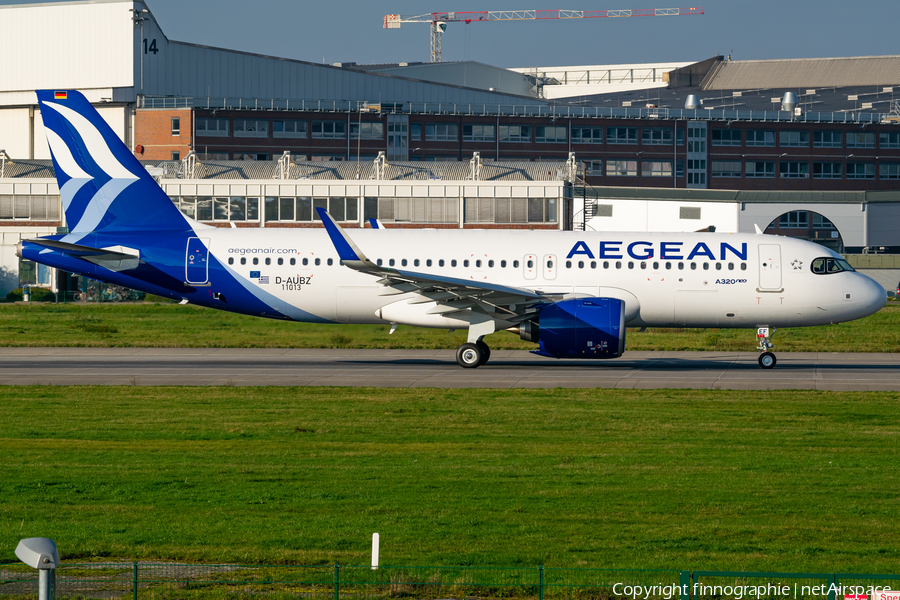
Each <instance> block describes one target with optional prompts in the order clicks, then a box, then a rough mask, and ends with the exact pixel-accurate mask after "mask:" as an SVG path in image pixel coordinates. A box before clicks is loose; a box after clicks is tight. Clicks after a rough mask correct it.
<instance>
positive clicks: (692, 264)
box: [691, 263, 697, 271]
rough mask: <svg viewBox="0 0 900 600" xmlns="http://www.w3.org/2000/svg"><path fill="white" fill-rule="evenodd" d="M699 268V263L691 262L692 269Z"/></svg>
mask: <svg viewBox="0 0 900 600" xmlns="http://www.w3.org/2000/svg"><path fill="white" fill-rule="evenodd" d="M696 270H697V263H691V271H696Z"/></svg>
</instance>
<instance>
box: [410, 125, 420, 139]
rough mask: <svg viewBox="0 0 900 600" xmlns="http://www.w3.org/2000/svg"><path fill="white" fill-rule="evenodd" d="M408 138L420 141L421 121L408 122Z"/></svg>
mask: <svg viewBox="0 0 900 600" xmlns="http://www.w3.org/2000/svg"><path fill="white" fill-rule="evenodd" d="M409 139H411V140H415V141H417V142H420V141H422V124H421V123H410V124H409Z"/></svg>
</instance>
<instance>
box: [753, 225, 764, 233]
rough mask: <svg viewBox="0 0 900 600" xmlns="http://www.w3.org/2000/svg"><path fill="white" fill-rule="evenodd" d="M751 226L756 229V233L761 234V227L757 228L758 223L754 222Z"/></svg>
mask: <svg viewBox="0 0 900 600" xmlns="http://www.w3.org/2000/svg"><path fill="white" fill-rule="evenodd" d="M753 228H754V229H755V230H756V235H760V234H762V229H760V228H759V225H757V224H756V223H754V224H753Z"/></svg>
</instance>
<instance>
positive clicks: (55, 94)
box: [53, 92, 67, 100]
mask: <svg viewBox="0 0 900 600" xmlns="http://www.w3.org/2000/svg"><path fill="white" fill-rule="evenodd" d="M66 95H67V94H66V92H53V99H54V100H65V99H66Z"/></svg>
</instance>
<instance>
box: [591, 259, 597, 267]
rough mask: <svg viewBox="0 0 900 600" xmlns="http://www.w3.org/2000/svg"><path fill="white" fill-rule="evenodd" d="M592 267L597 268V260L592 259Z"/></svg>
mask: <svg viewBox="0 0 900 600" xmlns="http://www.w3.org/2000/svg"><path fill="white" fill-rule="evenodd" d="M591 268H592V269H596V268H597V261H595V260H592V261H591Z"/></svg>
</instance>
